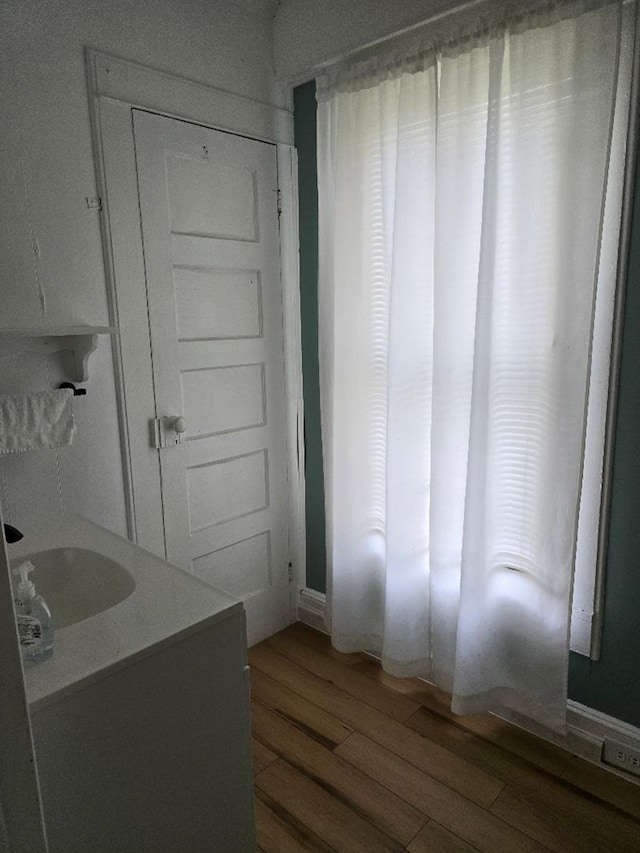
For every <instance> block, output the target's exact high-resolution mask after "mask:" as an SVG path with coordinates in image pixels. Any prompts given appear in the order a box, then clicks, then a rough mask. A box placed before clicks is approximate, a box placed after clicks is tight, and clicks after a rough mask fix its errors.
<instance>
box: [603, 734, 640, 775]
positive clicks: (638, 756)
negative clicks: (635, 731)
mask: <svg viewBox="0 0 640 853" xmlns="http://www.w3.org/2000/svg"><path fill="white" fill-rule="evenodd" d="M602 761H603V763H604V764H610V765H611V766H612V767H617V768H619V769H620V770H625V771H626V772H627V773H632V774H633V775H634V776H640V749H638V748H637V747H635V746H631V745H630V744H628V743H625V741H623V740H616V739H614V738H610V737H606V738H605V739H604V743H603V744H602Z"/></svg>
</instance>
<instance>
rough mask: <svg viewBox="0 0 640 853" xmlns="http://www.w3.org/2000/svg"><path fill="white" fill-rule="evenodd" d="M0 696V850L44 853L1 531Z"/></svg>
mask: <svg viewBox="0 0 640 853" xmlns="http://www.w3.org/2000/svg"><path fill="white" fill-rule="evenodd" d="M1 523H2V515H1V513H0V524H1ZM0 696H1V697H2V700H1V701H0V850H2V849H5V845H6V850H7V851H14V852H15V853H18V851H24V853H26V851H32V853H46V851H47V849H48V848H47V841H46V834H45V828H44V820H43V815H42V803H41V800H40V787H39V783H38V772H37V766H36V756H35V751H34V748H33V737H32V733H31V725H30V718H29V708H28V705H27V696H26V691H25V686H24V675H23V671H22V664H21V663H20V651H19V646H18V633H17V631H16V617H15V613H14V609H13V595H12V590H11V580H10V577H9V555H8V553H7V548H6V545H5V540H4V536H3V535H2V533H1V532H0Z"/></svg>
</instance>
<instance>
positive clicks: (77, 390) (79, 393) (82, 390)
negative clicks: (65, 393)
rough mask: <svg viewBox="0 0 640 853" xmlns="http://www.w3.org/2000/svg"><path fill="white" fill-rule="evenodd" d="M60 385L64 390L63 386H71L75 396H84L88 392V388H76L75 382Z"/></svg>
mask: <svg viewBox="0 0 640 853" xmlns="http://www.w3.org/2000/svg"><path fill="white" fill-rule="evenodd" d="M59 387H60V389H61V390H62V388H70V389H71V391H73V396H74V397H84V396H85V394H86V393H87V389H86V388H76V386H75V385H74V384H73V382H63V383H62V384H61V385H60V386H59Z"/></svg>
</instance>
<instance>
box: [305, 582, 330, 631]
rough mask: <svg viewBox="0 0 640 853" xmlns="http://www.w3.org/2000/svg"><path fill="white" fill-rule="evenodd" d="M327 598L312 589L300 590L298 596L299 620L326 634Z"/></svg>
mask: <svg viewBox="0 0 640 853" xmlns="http://www.w3.org/2000/svg"><path fill="white" fill-rule="evenodd" d="M326 611H327V596H326V595H325V594H324V593H323V592H318V591H317V590H315V589H311V588H310V587H305V588H304V589H301V590H300V594H299V596H298V619H299V620H300V621H301V622H304V623H305V625H310V626H311V627H312V628H316V629H317V630H318V631H324V632H326V630H327V628H326V624H325V615H326Z"/></svg>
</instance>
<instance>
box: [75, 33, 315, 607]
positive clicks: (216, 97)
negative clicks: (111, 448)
mask: <svg viewBox="0 0 640 853" xmlns="http://www.w3.org/2000/svg"><path fill="white" fill-rule="evenodd" d="M85 55H86V64H87V78H88V88H89V99H90V111H91V117H92V122H93V136H94V151H95V162H96V172H97V183H98V192H99V194H100V196H101V198H102V199H103V215H102V231H103V246H104V259H105V268H106V275H107V282H108V284H107V294H108V300H109V311H110V322H111V323H112V324H113V325H115V326H116V327H117V328H118V329H119V332H120V334H119V335H118V336H117V337H116V341H115V343H114V348H113V349H114V372H115V377H116V393H117V395H118V404H119V412H120V419H119V420H120V438H121V442H122V448H123V469H124V478H125V493H126V502H127V523H128V528H129V531H128V532H129V536H130V537H131V538H132V539H133V541H135V542H137V543H138V544H139V545H141V546H142V547H144V548H146V549H148V550H150V551H153V552H154V553H156V554H160V555H162V554H164V552H165V544H164V528H163V523H162V518H163V514H162V503H161V487H160V486H161V484H160V468H159V460H158V453H157V451H156V450H154V449H153V448H152V447H151V445H150V442H149V440H148V419H149V418H150V417H151V415H153V414H155V394H154V386H153V372H152V365H151V343H150V335H149V329H148V326H147V325H146V324H145V325H144V327H141V325H140V324H137V325H136V324H135V322H134V320H135V318H140V317H143V316H144V317H146V316H147V308H146V299H145V296H146V276H145V267H144V254H143V249H142V233H141V228H140V211H139V204H138V193H137V172H136V164H135V146H134V138H133V127H132V110H133V109H135V108H138V109H140V108H141V109H146V110H149V111H151V112H156V113H159V114H161V115H164V116H167V117H170V118H178V119H181V120H187V121H193V122H195V123H197V124H200V125H203V126H205V127H211V128H213V129H216V130H222V131H226V132H231V133H236V134H239V135H242V136H248V137H250V138H252V139H256V140H258V141H264V142H268V143H271V144H276V145H277V149H278V163H279V166H280V164H281V163H282V164H284V163H285V161H286V159H287V155H286V153H285V152H286V151H288V150H289V146H291V145H293V115H292V113H291V112H290V111H288V110H284V109H281V108H279V107H275V106H272V105H270V104H264V103H261V102H259V101H253V100H251V99H249V98H244V97H240V96H238V95H234V94H231V93H230V92H226V91H223V90H219V89H213V88H211V87H209V86H205V85H203V84H202V83H197V82H194V81H192V80H187V79H185V78H182V77H176V76H174V75H171V74H167V73H165V72H163V71H158V70H155V69H151V68H147V67H144V66H142V65H138V64H136V63H133V62H127V61H125V60H122V59H119V58H117V57H114V56H110V55H108V54H104V53H102V52H100V51H96V50H93V49H91V48H87V49H86V50H85ZM293 170H294V166H293V165H292V164H291V165H290V166H289V167H288V168H287V169H285V168H284V167H283V168H282V174H283V179H284V185H283V187H282V188H281V192H282V200H283V216H285V219H283V220H282V221H283V225H284V224H285V222H286V227H285V228H283V230H286V229H289V228H290V227H293V225H295V232H293V233H291V234H288V235H287V236H286V237H285V238H283V240H282V245H281V257H282V266H283V268H284V267H286V276H287V277H286V279H285V278H283V286H286V288H287V298H286V301H285V306H284V308H285V320H284V330H285V337H287V336H289V335H292V337H293V344H288V345H286V349H285V357H290V358H291V359H292V361H291V363H290V364H287V365H286V366H285V369H286V370H287V379H288V381H289V382H290V387H291V389H292V391H294V390H295V388H296V382H297V381H298V380H297V379H296V378H295V377H296V371H297V370H298V369H299V368H298V366H297V363H296V359H298V360H299V359H300V357H301V356H300V355H297V356H296V354H295V352H293V349H292V346H294V345H295V342H296V341H297V342H298V343H297V345H298V346H299V341H300V333H299V323H300V319H299V316H298V317H297V319H296V318H295V317H294V316H293V315H294V313H295V305H299V295H296V293H297V288H298V280H297V269H298V266H297V214H296V210H297V208H296V203H297V199H296V196H295V193H296V186H294V184H293V182H292V181H293V179H292V175H293ZM107 187H109V189H110V190H111V198H110V197H109V195H110V194H109V192H108V190H107ZM116 197H117V201H116ZM110 202H111V207H112V209H115V207H116V205H117V211H118V215H117V217H114V216H110V215H109V205H110ZM284 211H286V213H285V212H284ZM298 314H299V310H298ZM296 322H297V324H298V326H297V327H296ZM296 328H297V332H296ZM299 381H300V385H301V379H300V380H299ZM300 395H301V391H300ZM300 400H301V396H300V399H297V398H296V400H295V402H294V408H295V406H298V407H300V406H301V402H300ZM300 436H301V430H299V429H298V430H296V431H294V432H292V433H291V437H292V438H293V439H294V441H296V440H297V441H298V442H299V441H300ZM292 470H295V469H292ZM292 480H293V478H292ZM297 484H298V488H299V478H298V479H297ZM295 488H296V487H295V485H293V487H292V490H291V493H292V495H293V504H292V506H293V508H294V509H295V507H296V506H297V505H298V504H299V503H300V501H301V500H302V502H303V503H302V507H304V490H303V491H302V493H301V496H300V493H299V494H297V495H296V493H295ZM294 515H295V513H294ZM302 519H303V520H304V512H302ZM292 523H293V525H294V534H295V536H296V537H297V539H298V541H297V547H296V552H297V553H298V554H300V553H301V554H303V555H304V527H303V526H302V529H301V526H300V524H299V522H298V521H297V520H296V519H295V517H294V519H292ZM300 540H301V543H302V544H300ZM292 562H294V565H295V566H296V570H297V571H298V572H301V574H300V577H304V564H303V563H301V562H300V558H299V556H298V557H295V556H294V557H293V558H292ZM294 598H295V597H294V596H293V595H292V601H291V613H292V617H293V615H294V613H295V601H294Z"/></svg>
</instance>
